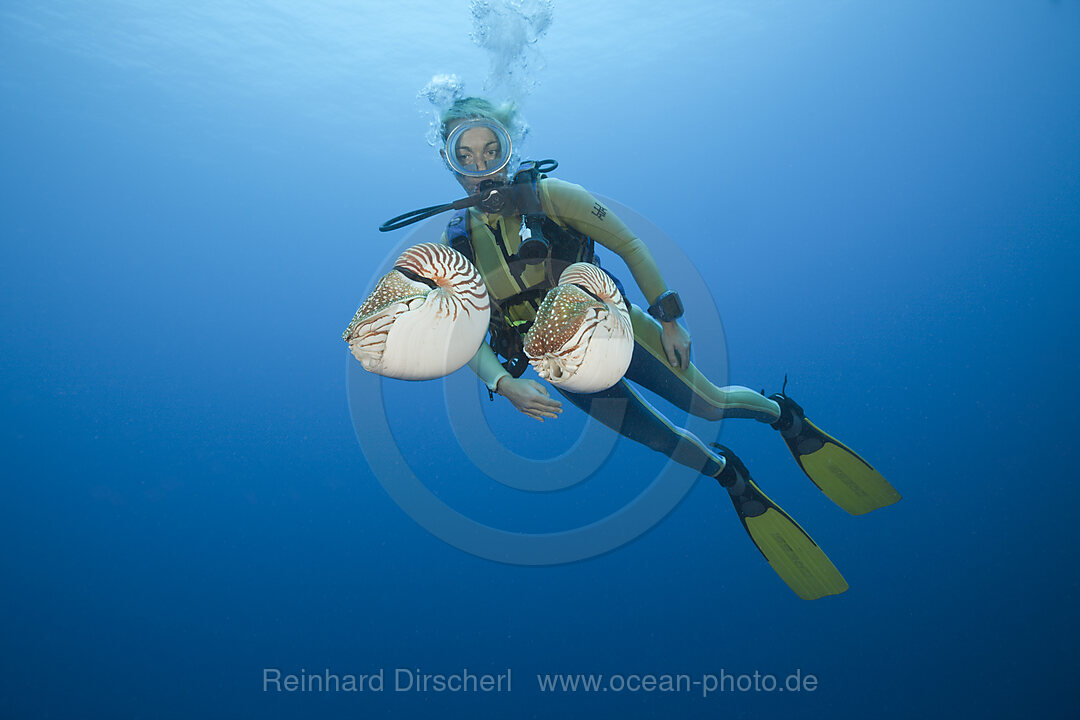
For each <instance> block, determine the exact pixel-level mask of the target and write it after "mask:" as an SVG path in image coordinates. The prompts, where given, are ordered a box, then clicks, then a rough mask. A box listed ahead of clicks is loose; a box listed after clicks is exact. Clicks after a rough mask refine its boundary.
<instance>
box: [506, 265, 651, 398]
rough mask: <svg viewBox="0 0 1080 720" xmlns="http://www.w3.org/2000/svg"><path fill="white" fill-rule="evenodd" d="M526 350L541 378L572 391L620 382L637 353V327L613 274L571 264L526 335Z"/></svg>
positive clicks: (589, 389) (549, 292)
mask: <svg viewBox="0 0 1080 720" xmlns="http://www.w3.org/2000/svg"><path fill="white" fill-rule="evenodd" d="M525 354H526V355H527V356H528V358H529V362H530V363H531V364H532V366H533V367H534V368H536V372H537V373H539V374H540V377H542V378H544V379H545V380H547V381H548V382H550V383H552V384H554V385H558V386H559V387H561V388H563V389H565V390H569V391H570V392H576V393H594V392H599V391H600V390H605V389H607V388H609V387H611V386H612V385H614V384H615V383H617V382H618V381H619V379H620V378H621V377H622V376H623V374H624V373H625V372H626V368H628V367H629V366H630V358H631V357H632V356H633V354H634V329H633V327H632V326H631V325H630V313H629V312H627V310H626V308H625V306H624V305H623V298H622V293H620V292H619V289H618V288H617V287H615V283H614V281H612V279H611V278H610V277H609V276H608V274H607V273H605V272H604V271H603V270H601V269H600V268H598V267H597V266H596V265H592V264H590V263H574V264H573V265H571V266H570V267H568V268H566V270H564V271H563V274H562V275H561V276H560V277H559V286H558V287H556V288H553V289H551V290H549V291H548V293H547V295H545V296H544V301H543V302H542V303H541V304H540V309H539V310H538V311H537V313H536V320H535V321H534V322H533V326H532V328H530V329H529V332H528V333H527V334H526V335H525Z"/></svg>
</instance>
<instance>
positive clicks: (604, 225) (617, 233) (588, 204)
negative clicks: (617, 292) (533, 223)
mask: <svg viewBox="0 0 1080 720" xmlns="http://www.w3.org/2000/svg"><path fill="white" fill-rule="evenodd" d="M537 187H538V188H539V190H540V203H541V205H542V206H543V208H544V211H545V212H546V213H547V214H548V217H551V218H553V219H555V218H557V219H559V220H561V221H562V222H564V223H566V224H567V225H569V226H570V227H572V228H574V229H575V230H578V231H579V232H583V233H585V234H586V235H588V236H589V237H591V238H592V239H593V240H595V241H596V242H598V243H600V244H601V245H603V246H604V247H606V248H609V249H611V250H614V251H615V252H616V253H617V254H618V255H619V257H621V258H622V259H623V262H625V263H626V266H627V267H628V268H630V272H631V273H632V274H633V276H634V280H635V281H636V282H637V285H638V287H639V288H641V292H642V294H643V295H644V296H645V299H646V300H647V301H648V302H649V304H650V305H651V304H653V303H654V302H656V299H657V298H659V297H660V295H662V294H663V293H665V292H667V289H668V288H667V284H666V283H665V282H664V278H663V277H662V276H661V275H660V268H659V266H657V264H656V260H654V259H653V256H652V253H651V252H649V248H648V246H646V245H645V243H644V242H642V241H641V239H640V238H638V237H637V236H636V235H634V233H633V231H631V230H630V228H628V227H627V226H626V223H624V222H623V221H622V220H620V219H619V217H618V216H617V215H616V214H615V213H613V212H612V211H611V210H610V209H609V208H608V207H607V206H606V205H604V204H603V203H602V202H600V201H599V200H597V199H596V198H595V197H593V195H592V194H591V193H590V192H589V191H587V190H586V189H585V188H583V187H581V186H580V185H574V184H573V183H568V182H566V181H565V180H557V179H555V178H545V179H544V180H542V181H541V182H540V183H538V185H537ZM660 325H661V328H662V333H661V340H662V342H663V346H664V351H665V353H666V354H667V360H668V363H670V364H671V366H672V367H679V368H682V369H683V370H685V369H686V368H687V367H689V365H690V333H689V332H687V331H686V328H684V327H683V326H682V325H680V324H679V322H678V321H677V320H673V321H671V322H661V323H660Z"/></svg>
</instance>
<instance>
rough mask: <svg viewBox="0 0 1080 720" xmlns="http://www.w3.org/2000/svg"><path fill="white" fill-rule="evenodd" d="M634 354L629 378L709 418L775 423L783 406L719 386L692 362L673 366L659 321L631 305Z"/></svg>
mask: <svg viewBox="0 0 1080 720" xmlns="http://www.w3.org/2000/svg"><path fill="white" fill-rule="evenodd" d="M630 321H631V323H632V324H633V326H634V341H635V347H634V357H633V360H631V361H630V367H629V368H628V369H627V371H626V377H627V378H629V379H630V380H633V381H634V382H636V383H637V384H639V385H641V386H642V387H645V388H648V389H649V390H651V391H653V392H654V393H656V394H657V395H659V396H660V397H662V398H664V399H665V400H667V401H668V402H670V403H671V404H672V405H675V406H676V407H679V408H681V409H683V410H685V411H686V412H689V413H692V414H694V415H697V416H698V417H703V418H706V419H708V420H719V419H720V418H753V419H754V420H760V421H761V422H767V423H773V422H776V420H777V419H778V418H779V417H780V406H779V405H778V404H777V403H775V402H774V401H772V400H770V399H769V398H767V397H765V396H764V395H762V394H761V393H758V392H755V391H753V390H751V389H750V388H746V387H740V386H737V385H733V386H729V387H722V388H720V387H717V386H716V385H713V384H712V383H711V382H709V379H708V378H706V377H705V376H704V375H703V374H702V373H701V371H700V370H698V369H697V367H696V366H695V365H694V364H693V363H690V367H689V368H687V369H686V370H682V369H681V368H673V367H671V365H670V364H669V363H668V361H667V355H666V354H665V352H664V345H663V343H662V341H661V334H660V332H661V330H660V324H659V323H658V322H656V320H654V319H653V318H651V317H649V315H647V314H646V313H645V312H643V311H642V310H641V308H639V307H637V306H636V305H632V306H631V308H630Z"/></svg>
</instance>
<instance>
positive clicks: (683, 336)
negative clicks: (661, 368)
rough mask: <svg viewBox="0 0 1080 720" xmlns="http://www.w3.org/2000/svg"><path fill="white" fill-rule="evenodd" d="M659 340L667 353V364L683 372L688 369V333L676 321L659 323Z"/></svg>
mask: <svg viewBox="0 0 1080 720" xmlns="http://www.w3.org/2000/svg"><path fill="white" fill-rule="evenodd" d="M660 326H661V328H663V329H662V331H661V333H660V340H661V341H662V342H663V344H664V352H665V353H667V359H668V364H669V365H671V367H673V368H681V369H683V370H685V369H686V368H688V367H690V333H688V332H687V331H686V328H684V327H683V326H682V325H680V324H679V323H678V321H674V320H673V321H671V322H662V323H660Z"/></svg>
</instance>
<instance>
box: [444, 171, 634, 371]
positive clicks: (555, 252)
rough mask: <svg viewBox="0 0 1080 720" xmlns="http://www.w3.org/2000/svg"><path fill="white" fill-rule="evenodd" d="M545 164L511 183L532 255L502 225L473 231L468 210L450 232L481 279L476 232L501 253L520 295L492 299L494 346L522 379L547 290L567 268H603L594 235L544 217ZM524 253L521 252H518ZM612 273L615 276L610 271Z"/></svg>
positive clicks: (516, 176)
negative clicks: (512, 243)
mask: <svg viewBox="0 0 1080 720" xmlns="http://www.w3.org/2000/svg"><path fill="white" fill-rule="evenodd" d="M547 162H549V161H541V162H539V163H537V162H533V161H527V162H523V163H522V164H521V165H520V167H519V168H518V171H517V172H516V173H515V174H514V179H513V181H512V183H511V185H512V188H513V190H514V192H513V197H514V204H515V212H516V213H518V214H520V215H521V227H522V238H523V243H522V245H523V246H524V242H525V239H529V240H532V241H533V251H534V252H533V254H532V256H531V257H529V258H527V259H523V258H522V257H520V256H519V253H511V252H510V251H509V249H508V247H507V244H506V240H505V238H503V237H502V234H501V233H500V232H499V229H498V227H496V228H492V227H490V226H487V225H483V226H482V228H474V225H477V224H480V223H479V222H478V221H477V222H474V221H473V220H472V219H471V218H470V217H469V211H468V209H461V210H458V211H456V212H455V213H454V216H453V217H452V218H451V219H450V222H449V224H448V225H447V228H446V236H447V241H448V242H449V244H450V247H452V248H453V249H454V250H457V251H458V252H460V253H461V254H462V255H464V256H465V257H467V258H468V259H469V262H471V263H473V265H477V269H479V270H480V273H481V275H485V273H486V271H489V270H490V268H485V267H480V266H479V265H478V264H477V252H476V245H475V240H474V237H473V235H474V233H475V232H477V230H480V232H485V233H487V232H490V233H491V239H493V240H494V245H495V247H496V249H497V256H498V262H499V263H500V264H501V265H503V266H504V267H503V270H504V271H505V273H506V275H507V276H508V277H510V278H511V279H512V283H513V285H514V286H515V287H514V289H515V291H516V292H513V293H511V294H510V295H508V296H505V297H502V298H495V297H491V298H490V299H491V301H492V312H491V323H490V328H489V329H490V332H491V341H490V342H491V347H492V349H493V350H494V351H495V352H496V353H497V354H498V355H500V356H502V357H503V358H505V360H504V361H503V362H502V365H503V367H504V368H506V370H507V372H509V373H510V374H511V375H512V376H513V377H515V378H517V377H521V374H522V373H523V372H525V368H526V367H527V366H528V359H527V358H526V357H525V352H524V349H523V347H524V344H523V336H524V335H525V333H526V332H528V330H529V328H530V327H532V323H533V320H534V318H535V317H536V312H537V309H538V308H539V307H540V303H541V302H542V301H543V299H544V295H546V294H547V291H548V290H550V289H551V288H553V287H555V285H556V284H557V283H558V279H559V276H560V275H561V274H562V272H563V270H565V269H566V268H567V267H568V266H570V265H571V264H573V263H576V262H587V263H592V264H594V265H597V266H599V265H600V262H599V259H598V258H597V256H596V250H595V242H594V241H593V239H592V238H591V237H589V236H588V235H586V234H585V233H582V232H579V231H577V230H575V229H573V228H571V227H567V226H564V225H560V224H559V223H557V222H556V221H555V220H553V219H551V218H550V217H548V216H547V215H546V214H545V213H544V210H543V208H542V206H541V203H540V194H539V189H538V188H537V183H538V182H539V181H540V180H541V179H543V178H545V177H547V175H546V174H545V173H544V172H543V171H542V170H544V169H549V167H545V163H547ZM552 164H554V163H552ZM538 236H539V238H538ZM538 239H539V240H541V241H542V242H544V243H546V253H545V254H543V255H539V254H537V253H536V251H535V248H536V245H535V243H536V242H537V240H538ZM541 247H542V246H541ZM520 250H521V248H519V252H520ZM540 262H542V263H543V264H544V272H543V274H542V277H539V278H538V279H537V280H536V281H535V282H528V281H526V280H525V279H524V278H523V275H524V274H525V273H526V272H527V271H528V269H529V268H531V267H534V266H535V265H537V264H538V263H540ZM532 274H533V275H534V277H535V276H536V275H537V274H536V273H535V272H533V273H532ZM608 275H609V276H611V274H610V273H608ZM611 278H612V280H614V281H615V284H616V286H617V287H618V288H619V291H620V292H621V293H623V297H625V296H626V293H625V291H624V290H623V287H622V283H620V282H619V280H618V279H617V278H615V277H614V276H611ZM489 297H490V288H489Z"/></svg>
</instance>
